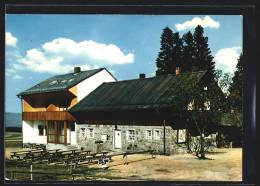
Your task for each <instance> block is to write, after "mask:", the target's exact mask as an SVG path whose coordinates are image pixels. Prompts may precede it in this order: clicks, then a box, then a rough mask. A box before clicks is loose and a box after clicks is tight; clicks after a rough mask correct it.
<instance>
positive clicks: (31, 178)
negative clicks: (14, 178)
mask: <svg viewBox="0 0 260 186" xmlns="http://www.w3.org/2000/svg"><path fill="white" fill-rule="evenodd" d="M32 171H33V166H32V164H31V181H32V180H33V173H32Z"/></svg>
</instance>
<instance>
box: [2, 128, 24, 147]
mask: <svg viewBox="0 0 260 186" xmlns="http://www.w3.org/2000/svg"><path fill="white" fill-rule="evenodd" d="M21 146H22V133H20V132H5V147H6V148H8V147H21Z"/></svg>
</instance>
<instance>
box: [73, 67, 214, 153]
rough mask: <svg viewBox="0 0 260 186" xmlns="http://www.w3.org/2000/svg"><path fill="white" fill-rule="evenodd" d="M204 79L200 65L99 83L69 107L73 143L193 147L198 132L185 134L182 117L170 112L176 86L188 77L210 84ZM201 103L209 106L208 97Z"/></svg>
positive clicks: (163, 149) (164, 149) (174, 149)
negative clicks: (183, 70) (195, 68)
mask: <svg viewBox="0 0 260 186" xmlns="http://www.w3.org/2000/svg"><path fill="white" fill-rule="evenodd" d="M208 80H209V78H208V73H207V71H200V72H193V73H177V74H175V75H165V76H159V77H152V78H145V75H144V74H141V75H140V78H139V79H132V80H124V81H116V82H107V83H103V84H102V85H100V86H99V87H98V88H97V89H95V90H94V91H93V92H91V93H90V94H89V95H88V96H86V97H85V98H84V99H82V100H81V102H79V103H78V104H76V105H74V106H73V107H72V108H70V109H69V113H71V114H72V115H73V117H74V118H75V119H76V128H75V132H76V136H77V137H76V140H77V145H78V146H84V147H88V148H90V149H91V150H93V151H101V150H117V149H118V150H123V151H127V150H150V149H154V150H156V151H157V152H158V153H160V154H176V153H186V152H187V149H193V150H194V149H195V148H198V146H197V144H198V143H197V142H198V139H199V138H196V137H192V136H190V135H191V131H188V129H189V130H190V127H189V126H188V125H189V123H188V122H187V121H180V120H178V118H177V117H176V116H173V115H172V113H173V112H174V110H173V109H174V101H173V100H174V99H173V98H174V95H175V94H176V92H177V90H178V89H179V88H180V87H181V86H182V87H187V88H189V86H191V84H192V83H193V82H198V83H199V84H200V86H201V89H202V90H203V91H208V90H210V89H211V87H208V84H209V81H208ZM184 94H185V93H184ZM189 108H190V107H189V106H188V105H187V109H189ZM191 109H192V108H191ZM204 109H205V110H209V109H210V101H208V102H207V104H206V105H205V108H204ZM215 137H216V136H215V134H213V135H208V137H207V139H208V141H212V139H213V141H214V139H215ZM190 142H192V143H193V144H191V143H190ZM195 145H196V147H195ZM213 145H216V144H215V143H213ZM188 146H189V147H188Z"/></svg>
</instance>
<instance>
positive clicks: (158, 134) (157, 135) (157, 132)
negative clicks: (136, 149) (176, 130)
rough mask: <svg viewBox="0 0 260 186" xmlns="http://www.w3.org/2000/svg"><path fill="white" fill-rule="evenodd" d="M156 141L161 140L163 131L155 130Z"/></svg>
mask: <svg viewBox="0 0 260 186" xmlns="http://www.w3.org/2000/svg"><path fill="white" fill-rule="evenodd" d="M154 139H157V140H159V139H161V130H158V129H155V130H154Z"/></svg>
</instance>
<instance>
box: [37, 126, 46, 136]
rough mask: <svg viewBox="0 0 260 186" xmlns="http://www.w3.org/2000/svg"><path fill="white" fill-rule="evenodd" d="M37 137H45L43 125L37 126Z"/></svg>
mask: <svg viewBox="0 0 260 186" xmlns="http://www.w3.org/2000/svg"><path fill="white" fill-rule="evenodd" d="M38 130H39V136H44V135H45V125H38Z"/></svg>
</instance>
